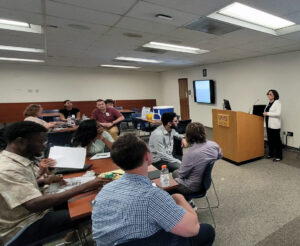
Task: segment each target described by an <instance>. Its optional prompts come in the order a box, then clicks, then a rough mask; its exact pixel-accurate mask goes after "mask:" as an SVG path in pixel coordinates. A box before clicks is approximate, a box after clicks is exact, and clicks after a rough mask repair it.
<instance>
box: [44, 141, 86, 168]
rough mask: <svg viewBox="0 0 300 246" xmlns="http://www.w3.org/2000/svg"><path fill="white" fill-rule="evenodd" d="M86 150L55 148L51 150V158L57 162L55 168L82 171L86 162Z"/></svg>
mask: <svg viewBox="0 0 300 246" xmlns="http://www.w3.org/2000/svg"><path fill="white" fill-rule="evenodd" d="M85 156H86V149H85V148H71V147H60V146H54V147H51V148H50V153H49V158H52V159H54V160H56V165H55V167H64V168H78V169H82V168H83V166H84V162H85Z"/></svg>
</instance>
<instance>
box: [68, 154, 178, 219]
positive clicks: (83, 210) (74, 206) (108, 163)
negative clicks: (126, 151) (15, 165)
mask: <svg viewBox="0 0 300 246" xmlns="http://www.w3.org/2000/svg"><path fill="white" fill-rule="evenodd" d="M86 164H92V167H91V169H90V170H93V171H94V172H95V173H96V174H98V173H103V172H110V171H113V170H116V169H119V167H118V166H117V165H116V164H115V163H114V162H113V161H112V159H111V158H105V159H98V160H89V159H88V158H87V159H86ZM154 170H156V168H155V167H154V166H152V165H151V166H149V168H148V171H154ZM84 173H85V172H78V173H72V174H66V175H64V178H73V177H78V176H81V175H83V174H84ZM152 182H154V183H155V184H156V185H157V186H158V187H161V183H160V179H159V178H158V179H154V180H152ZM177 187H178V183H177V182H176V181H175V180H174V179H173V178H170V186H168V187H165V188H164V190H166V191H168V190H172V189H175V188H177ZM98 192H99V191H97V190H94V191H90V192H87V193H83V194H80V195H77V196H75V197H73V198H72V199H70V200H69V201H68V207H69V213H70V217H71V219H72V220H76V219H80V218H84V217H86V216H90V215H91V213H92V205H91V201H92V200H94V199H95V197H96V195H97V194H98Z"/></svg>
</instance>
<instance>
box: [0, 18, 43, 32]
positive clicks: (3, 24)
mask: <svg viewBox="0 0 300 246" xmlns="http://www.w3.org/2000/svg"><path fill="white" fill-rule="evenodd" d="M0 29H7V30H13V31H20V32H32V33H39V34H41V33H43V29H42V27H41V26H40V25H34V24H30V23H26V22H21V21H15V20H7V19H0Z"/></svg>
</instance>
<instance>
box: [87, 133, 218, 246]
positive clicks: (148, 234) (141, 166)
mask: <svg viewBox="0 0 300 246" xmlns="http://www.w3.org/2000/svg"><path fill="white" fill-rule="evenodd" d="M111 157H112V159H113V161H114V162H115V163H116V164H117V165H118V166H119V167H120V168H122V169H123V170H125V174H124V175H123V176H122V177H121V178H120V179H118V180H116V181H113V182H111V183H110V184H108V185H105V186H104V187H103V189H102V190H101V191H100V192H99V194H98V195H97V197H96V199H95V204H94V207H93V213H92V222H93V238H94V240H95V241H96V242H97V245H98V246H100V245H101V246H109V245H121V244H122V245H124V246H125V245H129V244H130V245H149V246H154V245H164V246H168V245H170V246H171V245H172V246H185V245H212V243H213V241H214V236H215V234H214V229H213V228H212V227H211V226H210V225H208V224H200V225H199V221H198V216H197V214H196V212H195V211H194V210H193V209H192V207H191V206H190V205H189V203H188V202H186V200H185V199H184V197H183V196H182V195H180V194H174V195H172V196H170V195H169V194H168V193H167V192H165V191H164V190H162V189H160V188H157V187H154V186H152V183H151V181H150V179H149V178H148V165H151V164H152V155H151V152H150V151H149V149H148V146H147V145H146V143H145V142H144V141H142V140H141V139H139V138H138V137H136V136H135V135H134V134H127V135H124V136H121V137H119V138H118V139H117V141H116V142H115V143H114V144H113V146H112V150H111Z"/></svg>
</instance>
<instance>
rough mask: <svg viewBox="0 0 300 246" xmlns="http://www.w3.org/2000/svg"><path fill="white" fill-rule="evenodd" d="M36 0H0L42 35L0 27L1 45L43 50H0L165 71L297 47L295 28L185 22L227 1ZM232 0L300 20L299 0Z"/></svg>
mask: <svg viewBox="0 0 300 246" xmlns="http://www.w3.org/2000/svg"><path fill="white" fill-rule="evenodd" d="M42 1H44V0H42ZM42 1H41V0H0V19H14V20H19V21H25V22H29V23H31V24H37V25H43V26H46V27H45V29H44V31H45V33H44V34H42V35H41V34H34V33H27V32H17V31H8V30H3V29H0V45H10V46H22V47H31V48H45V49H46V54H36V53H24V52H15V51H1V50H0V57H18V58H31V59H44V58H45V59H46V62H45V63H44V64H45V65H56V66H73V67H97V66H99V65H100V64H116V65H133V66H140V67H142V68H141V69H140V70H142V71H166V70H171V69H177V68H183V67H190V66H196V65H204V64H211V63H219V62H225V61H232V60H239V59H244V58H250V57H258V56H265V55H270V54H277V53H284V52H291V51H297V50H300V42H299V41H300V31H299V32H294V33H291V34H287V35H282V36H273V35H270V34H267V33H263V32H258V31H254V30H250V29H246V28H238V29H237V30H234V31H232V32H229V33H226V34H223V35H214V34H209V33H205V32H200V31H196V30H191V29H188V28H186V26H187V25H189V24H190V23H192V22H194V21H196V20H197V19H199V18H200V17H205V16H207V15H209V14H211V13H213V12H215V11H217V10H219V9H221V8H222V7H225V6H226V5H228V4H229V3H231V2H233V1H230V0H144V1H143V0H45V5H44V6H45V8H43V7H42V6H43V4H42ZM239 2H240V3H244V4H247V5H248V6H251V7H254V8H258V9H260V10H263V11H266V12H268V13H271V14H274V15H277V16H279V17H282V18H285V19H288V20H290V21H293V22H295V23H296V24H300V1H299V0H239ZM157 14H164V15H169V16H172V18H173V20H165V19H160V18H157V17H156V15H157ZM149 41H161V42H168V43H173V44H179V45H185V46H193V47H197V48H200V49H206V50H210V52H208V53H205V54H197V55H195V54H186V53H180V52H173V51H166V52H165V51H163V52H156V53H153V52H148V51H147V50H145V49H142V48H141V46H142V45H143V44H145V43H147V42H149ZM117 56H131V57H140V58H150V59H159V60H163V62H162V63H160V64H147V63H133V62H120V61H115V60H114V58H115V57H117ZM1 63H3V62H1ZM107 69H111V68H107Z"/></svg>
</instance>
